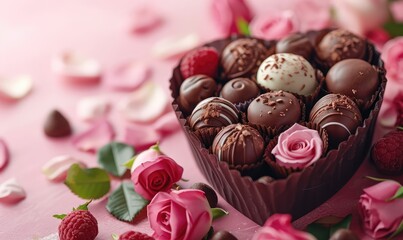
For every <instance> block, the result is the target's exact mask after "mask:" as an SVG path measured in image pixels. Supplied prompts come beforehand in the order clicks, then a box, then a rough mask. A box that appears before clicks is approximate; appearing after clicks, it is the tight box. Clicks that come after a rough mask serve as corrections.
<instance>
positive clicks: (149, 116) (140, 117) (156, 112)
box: [120, 82, 169, 123]
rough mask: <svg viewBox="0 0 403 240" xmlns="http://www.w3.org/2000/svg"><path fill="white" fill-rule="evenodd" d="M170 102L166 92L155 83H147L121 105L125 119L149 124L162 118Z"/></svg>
mask: <svg viewBox="0 0 403 240" xmlns="http://www.w3.org/2000/svg"><path fill="white" fill-rule="evenodd" d="M168 103H169V100H168V97H167V95H166V94H165V92H164V90H163V89H162V88H161V87H160V86H159V85H157V84H156V83H154V82H147V83H145V84H144V85H143V86H142V87H141V88H139V89H137V90H136V91H134V92H132V94H131V95H130V96H129V97H128V98H127V99H126V100H125V101H123V102H122V103H121V104H120V109H121V111H122V113H123V115H124V117H125V118H126V119H127V120H129V121H132V122H137V123H148V122H152V121H154V120H156V119H157V118H158V117H159V116H161V115H162V114H163V113H164V112H165V111H166V110H167V106H168Z"/></svg>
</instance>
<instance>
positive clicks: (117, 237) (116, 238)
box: [111, 233, 119, 240]
mask: <svg viewBox="0 0 403 240" xmlns="http://www.w3.org/2000/svg"><path fill="white" fill-rule="evenodd" d="M111 237H112V239H113V240H119V235H117V234H116V233H112V236H111Z"/></svg>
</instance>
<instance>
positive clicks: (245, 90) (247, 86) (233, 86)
mask: <svg viewBox="0 0 403 240" xmlns="http://www.w3.org/2000/svg"><path fill="white" fill-rule="evenodd" d="M259 94H260V90H259V87H258V86H257V85H256V83H255V82H254V81H252V80H250V79H249V78H235V79H232V80H231V81H229V82H227V83H226V84H225V85H224V87H223V88H222V89H221V92H220V97H222V98H225V99H227V100H228V101H230V102H232V103H234V104H235V103H242V102H245V101H248V100H250V99H252V98H255V97H256V96H257V95H259Z"/></svg>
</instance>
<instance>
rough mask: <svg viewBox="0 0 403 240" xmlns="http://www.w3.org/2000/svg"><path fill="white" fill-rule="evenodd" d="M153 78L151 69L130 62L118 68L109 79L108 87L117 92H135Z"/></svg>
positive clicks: (142, 64)
mask: <svg viewBox="0 0 403 240" xmlns="http://www.w3.org/2000/svg"><path fill="white" fill-rule="evenodd" d="M150 76H151V68H150V66H149V65H147V64H145V63H142V62H128V63H124V64H121V65H120V66H117V67H116V68H115V69H113V70H112V71H111V72H110V74H109V76H108V77H107V82H108V85H109V86H110V87H111V88H114V89H117V90H134V89H136V88H138V87H139V86H141V85H142V84H143V83H144V82H145V81H146V80H148V79H149V77H150Z"/></svg>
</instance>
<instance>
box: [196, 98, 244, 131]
mask: <svg viewBox="0 0 403 240" xmlns="http://www.w3.org/2000/svg"><path fill="white" fill-rule="evenodd" d="M238 121H239V112H238V110H237V109H236V108H235V106H234V104H232V103H231V102H230V101H228V100H225V99H224V98H219V97H211V98H207V99H204V100H203V101H201V102H200V103H199V104H197V106H196V107H195V109H194V110H193V112H192V114H191V115H190V117H189V124H190V127H191V128H192V129H193V130H197V129H200V128H205V127H225V126H228V125H230V124H233V123H238Z"/></svg>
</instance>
